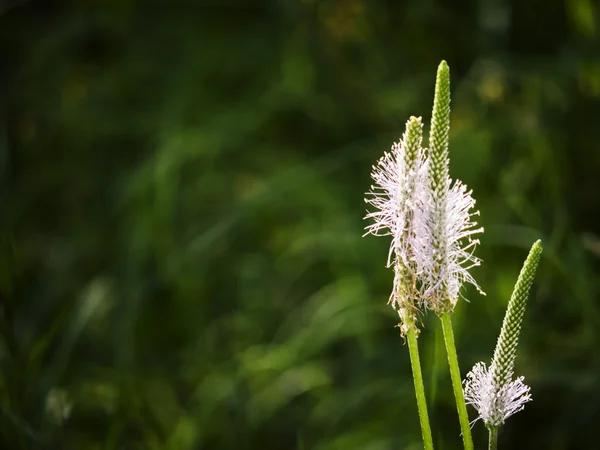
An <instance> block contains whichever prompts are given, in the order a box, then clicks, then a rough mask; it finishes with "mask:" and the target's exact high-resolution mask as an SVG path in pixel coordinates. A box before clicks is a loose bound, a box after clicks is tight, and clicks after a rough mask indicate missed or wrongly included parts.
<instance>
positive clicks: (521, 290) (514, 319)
mask: <svg viewBox="0 0 600 450" xmlns="http://www.w3.org/2000/svg"><path fill="white" fill-rule="evenodd" d="M541 254H542V244H541V242H540V241H539V240H538V241H537V242H535V243H534V244H533V246H532V247H531V250H530V252H529V256H528V257H527V259H526V260H525V263H524V265H523V268H522V269H521V273H520V274H519V278H518V280H517V283H516V285H515V288H514V290H513V293H512V296H511V298H510V302H509V303H508V308H507V310H506V314H505V316H504V321H503V323H502V330H501V331H500V337H499V338H498V343H497V344H496V349H495V351H494V357H493V359H492V363H491V364H490V367H489V368H488V367H486V365H485V364H484V363H481V362H480V363H477V364H476V365H475V367H473V370H471V372H469V373H468V374H467V378H466V380H465V381H464V394H465V399H466V400H467V404H470V405H473V406H474V407H475V409H476V410H477V412H478V413H479V416H478V417H477V419H475V421H477V420H479V419H482V420H483V421H484V423H485V424H486V426H487V427H488V428H491V429H493V428H498V427H499V426H501V425H503V424H504V421H505V420H506V419H507V418H509V417H510V416H512V415H513V414H515V413H516V412H518V411H521V410H522V409H523V408H524V407H525V403H527V402H528V401H530V400H531V395H530V393H529V386H527V385H526V384H524V383H523V379H524V378H523V377H519V378H517V379H516V380H512V377H513V373H514V366H515V359H516V356H517V344H518V343H519V332H520V331H521V323H522V321H523V315H524V313H525V306H526V304H527V297H528V295H529V290H530V288H531V285H532V284H533V279H534V277H535V272H536V269H537V266H538V263H539V261H540V256H541ZM475 421H474V422H475Z"/></svg>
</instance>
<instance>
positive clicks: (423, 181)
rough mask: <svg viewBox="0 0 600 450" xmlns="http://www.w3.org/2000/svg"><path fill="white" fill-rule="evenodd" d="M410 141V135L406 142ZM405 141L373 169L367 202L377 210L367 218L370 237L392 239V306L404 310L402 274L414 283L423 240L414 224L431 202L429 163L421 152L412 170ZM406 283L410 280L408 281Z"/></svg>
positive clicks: (388, 264) (396, 146)
mask: <svg viewBox="0 0 600 450" xmlns="http://www.w3.org/2000/svg"><path fill="white" fill-rule="evenodd" d="M404 141H406V135H405V139H404ZM404 141H401V142H399V143H395V144H394V145H393V146H392V148H391V151H390V152H386V153H385V154H384V155H383V157H381V159H380V160H379V161H378V162H377V164H376V165H374V166H373V170H372V172H371V177H372V178H373V181H375V185H373V186H371V190H370V191H369V192H368V193H367V198H366V199H365V202H367V203H368V204H370V205H372V206H373V207H374V211H372V212H368V213H367V216H366V217H365V218H367V219H373V220H374V222H373V223H372V224H371V225H368V226H367V227H366V230H367V232H366V233H365V235H366V234H373V235H374V236H387V235H390V236H392V242H391V244H390V250H389V253H388V260H387V267H391V266H394V269H395V270H394V273H395V276H394V290H393V292H392V295H391V297H390V301H391V302H392V306H394V307H400V302H399V300H400V299H399V298H398V297H397V295H398V292H399V290H398V288H399V284H400V283H401V282H403V281H402V279H401V278H402V273H401V272H402V271H404V273H405V275H407V274H408V275H410V276H411V277H412V278H413V279H415V278H416V276H417V271H418V269H417V268H416V266H415V264H416V261H417V259H418V258H417V257H416V255H414V251H415V250H416V249H418V248H420V246H419V245H415V240H418V239H420V238H421V237H422V236H423V233H422V230H418V229H417V228H416V225H417V222H416V221H415V220H414V218H415V216H416V215H417V214H419V211H420V210H422V209H424V208H425V207H426V205H425V201H426V199H427V189H428V181H427V161H426V159H425V157H424V152H423V151H422V149H421V151H420V152H419V154H418V155H417V157H416V159H415V160H414V161H413V164H412V165H411V166H409V165H408V163H407V161H406V160H407V158H406V154H405V152H406V149H405V148H404ZM404 282H406V280H404Z"/></svg>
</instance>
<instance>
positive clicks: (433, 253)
mask: <svg viewBox="0 0 600 450" xmlns="http://www.w3.org/2000/svg"><path fill="white" fill-rule="evenodd" d="M445 189H446V190H447V194H446V195H445V196H444V198H443V203H442V205H441V207H438V208H436V207H435V206H436V205H435V202H439V201H440V199H439V198H436V196H435V194H434V192H430V193H429V199H428V202H427V205H428V207H427V208H424V209H423V210H420V211H419V214H417V215H416V217H415V219H416V221H417V222H418V224H417V225H416V226H417V227H418V228H419V229H420V230H422V233H424V234H425V236H424V238H422V239H420V240H419V241H418V243H419V244H420V245H421V246H422V247H421V248H420V250H419V251H417V252H415V254H416V255H417V256H418V257H419V260H418V262H417V265H418V267H419V271H420V273H421V274H422V280H423V286H422V291H423V297H424V300H423V301H424V303H425V304H427V305H428V306H429V307H431V308H432V309H436V305H440V304H441V303H442V300H443V299H449V300H450V302H451V305H452V307H454V306H455V305H456V301H457V299H458V295H459V291H460V288H461V286H462V284H463V283H465V282H466V283H470V284H472V285H473V286H475V288H477V290H478V291H479V292H480V293H481V294H483V295H485V294H484V292H483V291H482V290H481V289H480V288H479V285H478V284H477V282H476V281H475V279H474V278H473V276H472V275H471V274H470V273H469V270H470V269H471V268H472V267H475V266H478V265H480V264H481V260H480V259H479V258H477V257H476V256H474V255H473V251H474V249H475V246H476V245H477V244H479V240H478V239H473V237H472V236H473V235H474V234H477V233H481V232H483V228H481V227H477V222H476V221H475V220H473V216H476V215H479V211H474V212H473V211H472V209H473V208H474V206H475V200H474V199H473V197H472V191H470V190H467V187H466V186H465V185H464V184H462V183H461V182H460V181H459V180H456V181H455V182H454V185H452V187H450V179H448V180H447V181H446V187H445ZM436 243H437V245H436Z"/></svg>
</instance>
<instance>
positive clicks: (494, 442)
mask: <svg viewBox="0 0 600 450" xmlns="http://www.w3.org/2000/svg"><path fill="white" fill-rule="evenodd" d="M488 430H489V432H490V443H489V445H488V450H496V447H497V446H498V427H490V428H488Z"/></svg>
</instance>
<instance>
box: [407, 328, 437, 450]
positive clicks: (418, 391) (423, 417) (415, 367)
mask: <svg viewBox="0 0 600 450" xmlns="http://www.w3.org/2000/svg"><path fill="white" fill-rule="evenodd" d="M406 337H407V339H408V351H409V353H410V365H411V366H412V374H413V382H414V384H415V395H416V397H417V409H418V411H419V421H420V422H421V434H422V435H423V444H424V446H425V450H433V438H432V437H431V427H430V425H429V415H428V414H427V401H426V400H425V387H424V386H423V375H422V374H421V360H420V359H419V347H418V346H417V332H416V327H415V326H414V324H408V332H407V333H406Z"/></svg>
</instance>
